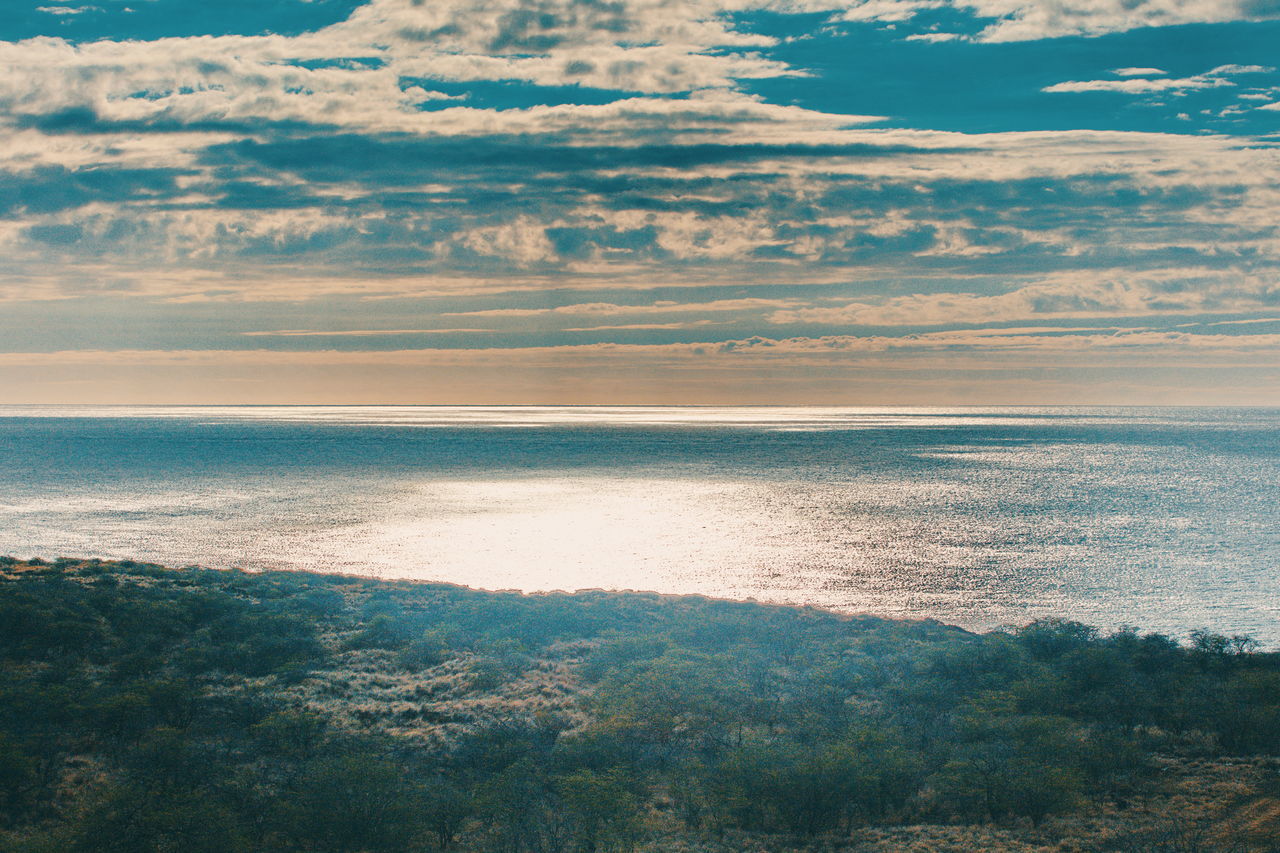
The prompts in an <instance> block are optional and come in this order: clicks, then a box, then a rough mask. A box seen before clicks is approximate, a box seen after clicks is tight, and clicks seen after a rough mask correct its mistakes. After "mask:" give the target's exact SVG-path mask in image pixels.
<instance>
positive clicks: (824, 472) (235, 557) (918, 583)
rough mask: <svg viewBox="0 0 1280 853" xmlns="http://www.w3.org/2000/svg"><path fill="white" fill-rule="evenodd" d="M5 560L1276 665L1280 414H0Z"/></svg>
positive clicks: (151, 410)
mask: <svg viewBox="0 0 1280 853" xmlns="http://www.w3.org/2000/svg"><path fill="white" fill-rule="evenodd" d="M0 554H12V555H15V556H21V557H27V556H41V557H44V558H53V557H57V556H73V557H91V556H98V557H104V558H133V559H140V560H147V561H155V562H160V563H165V564H168V565H174V566H182V565H188V564H199V565H204V566H214V567H233V566H238V567H243V568H246V569H255V570H256V569H306V570H315V571H332V572H345V573H355V574H363V575H372V576H378V577H384V578H415V579H430V580H440V581H449V582H453V583H459V584H466V585H469V586H476V587H482V588H486V589H519V590H525V591H536V590H575V589H583V588H608V589H635V590H653V591H658V592H663V593H699V594H704V595H712V596H721V597H729V598H736V599H747V598H751V599H756V600H760V601H770V602H785V603H796V604H813V605H818V606H822V607H829V608H835V609H839V610H844V611H853V612H865V613H874V614H879V615H884V616H890V617H905V618H933V619H938V620H941V621H943V622H948V623H953V624H958V625H962V626H965V627H969V628H974V629H986V628H991V627H994V626H999V625H1011V624H1022V623H1025V622H1028V621H1030V620H1032V619H1035V618H1038V617H1042V616H1061V617H1065V618H1069V619H1076V620H1080V621H1084V622H1088V623H1090V624H1094V625H1097V626H1100V627H1102V628H1104V629H1107V630H1114V629H1117V628H1120V627H1122V626H1133V627H1136V628H1137V629H1139V630H1142V631H1161V632H1166V633H1171V634H1175V635H1178V636H1186V635H1187V633H1188V632H1190V631H1191V630H1194V629H1197V628H1205V629H1209V630H1213V631H1218V632H1222V633H1228V634H1234V633H1244V634H1249V635H1252V636H1253V637H1255V638H1256V639H1258V640H1259V641H1261V642H1263V643H1264V644H1265V645H1266V646H1268V647H1272V648H1275V647H1277V646H1280V410H1276V409H1197V408H1178V409H1116V408H965V409H954V408H947V409H872V408H865V409H851V408H768V407H752V408H725V407H715V408H697V407H693V408H684V407H670V408H664V407H652V408H644V407H510V408H508V407H493V408H485V407H411V406H386V407H379V406H354V407H344V406H288V407H47V406H3V407H0Z"/></svg>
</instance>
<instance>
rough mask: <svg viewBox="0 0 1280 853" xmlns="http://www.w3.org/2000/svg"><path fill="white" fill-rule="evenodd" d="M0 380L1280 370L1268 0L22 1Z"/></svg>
mask: <svg viewBox="0 0 1280 853" xmlns="http://www.w3.org/2000/svg"><path fill="white" fill-rule="evenodd" d="M3 5H4V9H3V11H2V12H0V71H2V72H3V73H0V402H12V403H122V404H134V403H379V402H384V403H513V404H517V403H518V404H524V403H620V404H625V403H671V404H721V403H760V404H770V403H777V404H802V403H812V404H823V405H827V404H839V405H900V404H901V405H907V404H911V405H957V404H1000V403H1028V404H1044V403H1048V404H1051V403H1063V404H1088V403H1098V404H1243V405H1280V71H1278V70H1277V66H1280V0H843V1H842V2H841V0H779V1H778V2H771V0H682V2H669V0H273V2H270V3H264V2H261V0H89V2H81V0H72V2H67V0H4V4H3Z"/></svg>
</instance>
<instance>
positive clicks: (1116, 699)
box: [0, 558, 1280, 853]
mask: <svg viewBox="0 0 1280 853" xmlns="http://www.w3.org/2000/svg"><path fill="white" fill-rule="evenodd" d="M1278 753H1280V655H1276V654H1273V653H1266V652H1260V651H1258V650H1256V648H1255V647H1254V644H1253V643H1251V642H1250V641H1249V640H1248V639H1247V638H1242V637H1235V638H1232V637H1222V636H1218V635H1214V634H1208V633H1201V634H1197V635H1195V636H1194V637H1193V640H1192V643H1191V644H1190V645H1180V644H1179V643H1177V642H1175V641H1173V640H1171V639H1169V638H1167V637H1164V636H1160V635H1151V634H1148V635H1141V634H1138V633H1136V632H1121V633H1117V634H1112V635H1108V636H1103V635H1100V634H1099V633H1098V632H1097V631H1095V630H1094V629H1092V628H1089V627H1087V626H1084V625H1080V624H1077V623H1072V622H1064V621H1058V620H1045V621H1040V622H1036V623H1033V624H1031V625H1028V626H1026V627H1024V628H1021V629H1019V630H1016V631H1007V632H993V633H989V634H973V633H969V632H966V631H963V630H960V629H958V628H953V627H948V626H945V625H941V624H937V623H932V622H897V621H889V620H884V619H876V618H871V617H861V616H846V615H840V614H834V613H829V612H825V611H820V610H814V609H808V608H789V607H772V606H765V605H760V604H753V603H742V602H728V601H718V600H711V599H705V598H697V597H669V596H658V595H649V594H636V593H609V592H581V593H577V594H573V595H569V594H550V595H529V596H526V595H519V594H515V593H490V592H479V591H475V590H469V589H465V588H460V587H455V586H450V585H444V584H432V583H409V582H387V581H379V580H372V579H364V578H355V577H345V576H322V575H310V574H303V573H267V574H249V573H243V572H235V571H214V570H208V569H199V568H187V569H178V570H171V569H165V568H162V567H160V566H153V565H144V564H139V563H133V562H127V561H126V562H101V561H73V560H59V561H57V562H55V563H53V564H45V563H40V562H38V561H35V562H21V561H17V560H13V559H9V558H4V559H0V848H2V849H6V850H15V851H54V850H58V851H61V850H70V851H182V853H202V852H203V851H209V853H214V851H217V853H225V852H226V851H240V850H246V851H248V850H309V851H349V852H350V853H354V851H371V853H372V852H373V851H417V850H423V851H432V850H441V849H450V850H459V851H506V852H507V853H561V851H563V853H605V851H651V852H653V851H690V853H692V851H724V853H727V851H739V850H741V851H762V852H763V851H788V850H814V851H818V850H822V851H836V850H840V851H904V850H918V851H944V850H950V851H973V850H1009V851H1015V850H1016V851H1050V850H1058V851H1081V852H1082V853H1083V851H1124V852H1125V853H1141V851H1149V853H1156V852H1157V851H1164V853H1196V851H1242V852H1243V851H1280V759H1278V758H1277V754H1278Z"/></svg>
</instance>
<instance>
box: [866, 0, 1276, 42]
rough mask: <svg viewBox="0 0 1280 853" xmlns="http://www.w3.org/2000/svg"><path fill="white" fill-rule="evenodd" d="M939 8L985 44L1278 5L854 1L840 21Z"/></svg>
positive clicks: (1255, 13) (1250, 14)
mask: <svg viewBox="0 0 1280 853" xmlns="http://www.w3.org/2000/svg"><path fill="white" fill-rule="evenodd" d="M941 8H950V9H953V10H955V11H957V12H960V13H969V14H970V15H972V17H973V18H974V19H975V22H976V23H977V24H978V27H977V29H976V32H974V33H972V34H970V33H956V34H955V35H959V36H963V37H967V38H972V39H974V40H977V41H983V42H1016V41H1032V40H1039V39H1049V38H1060V37H1063V36H1100V35H1105V34H1107V33H1117V32H1125V31H1127V30H1134V29H1139V28H1143V27H1169V26H1179V25H1184V24H1201V23H1222V22H1226V21H1258V20H1273V19H1276V18H1280V6H1277V5H1276V4H1275V3H1272V2H1268V0H1263V2H1259V0H1142V2H1133V0H1053V2H1045V1H1044V0H946V2H942V1H941V0H900V2H891V0H861V2H858V0H855V2H854V3H853V4H852V5H851V6H850V7H849V8H848V9H847V10H846V11H845V12H843V14H842V17H843V18H844V19H845V20H849V21H881V22H890V23H901V22H904V21H909V20H911V19H912V18H914V17H916V16H917V15H920V14H922V13H935V12H936V11H937V10H939V9H941Z"/></svg>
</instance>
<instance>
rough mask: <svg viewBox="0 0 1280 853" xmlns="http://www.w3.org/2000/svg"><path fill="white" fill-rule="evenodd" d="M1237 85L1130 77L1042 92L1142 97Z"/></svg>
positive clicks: (1067, 84)
mask: <svg viewBox="0 0 1280 853" xmlns="http://www.w3.org/2000/svg"><path fill="white" fill-rule="evenodd" d="M1233 85H1235V84H1234V83H1232V82H1231V81H1229V80H1223V79H1222V78H1221V77H1210V76H1208V75H1200V76H1196V77H1181V78H1171V77H1160V78H1154V79H1150V78H1142V77H1130V78H1127V79H1124V80H1069V81H1067V82H1064V83H1054V84H1053V85H1052V86H1045V87H1044V88H1043V89H1041V90H1040V91H1042V92H1122V93H1124V94H1127V95H1142V94H1147V93H1149V92H1169V91H1175V92H1176V91H1183V90H1187V89H1213V88H1218V87H1221V86H1233Z"/></svg>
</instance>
